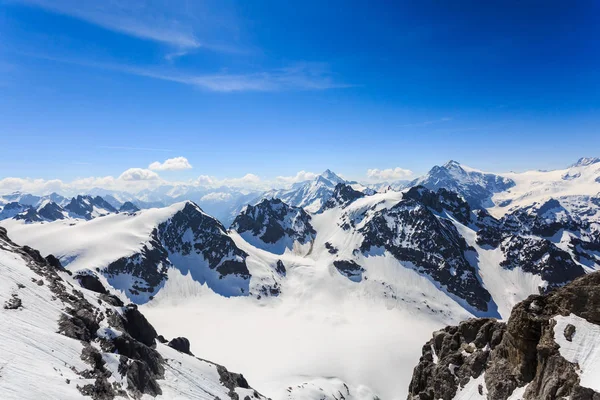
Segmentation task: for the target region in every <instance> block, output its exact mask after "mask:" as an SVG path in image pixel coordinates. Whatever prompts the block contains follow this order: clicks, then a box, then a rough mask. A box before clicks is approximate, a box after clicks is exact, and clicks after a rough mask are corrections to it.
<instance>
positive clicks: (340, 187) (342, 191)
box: [320, 183, 365, 212]
mask: <svg viewBox="0 0 600 400" xmlns="http://www.w3.org/2000/svg"><path fill="white" fill-rule="evenodd" d="M362 197H365V194H364V193H362V192H359V191H358V190H354V189H352V186H350V185H347V184H344V183H338V184H337V185H336V186H335V189H333V194H332V195H331V197H330V198H329V199H327V201H326V202H325V204H323V206H322V207H321V210H320V212H323V211H325V210H329V209H331V208H335V207H342V208H343V207H347V206H348V205H350V204H351V203H353V202H354V201H355V200H358V199H360V198H362Z"/></svg>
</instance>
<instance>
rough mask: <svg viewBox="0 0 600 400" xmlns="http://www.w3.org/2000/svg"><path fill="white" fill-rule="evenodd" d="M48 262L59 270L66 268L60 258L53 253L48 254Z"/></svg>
mask: <svg viewBox="0 0 600 400" xmlns="http://www.w3.org/2000/svg"><path fill="white" fill-rule="evenodd" d="M46 262H47V263H48V264H50V265H51V266H52V267H54V268H56V269H58V270H62V269H64V268H63V266H62V264H61V263H60V260H59V259H58V258H56V257H54V256H53V255H52V254H48V255H47V256H46Z"/></svg>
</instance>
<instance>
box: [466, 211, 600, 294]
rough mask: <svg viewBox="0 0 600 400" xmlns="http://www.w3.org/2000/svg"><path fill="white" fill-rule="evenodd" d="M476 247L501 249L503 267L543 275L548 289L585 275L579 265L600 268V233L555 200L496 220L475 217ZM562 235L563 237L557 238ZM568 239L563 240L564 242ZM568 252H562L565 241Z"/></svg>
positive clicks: (483, 214) (480, 213)
mask: <svg viewBox="0 0 600 400" xmlns="http://www.w3.org/2000/svg"><path fill="white" fill-rule="evenodd" d="M475 225H476V226H478V227H479V228H480V229H479V230H478V232H477V244H479V245H480V246H487V247H489V248H498V247H499V248H500V249H501V250H502V252H503V253H504V260H503V261H502V262H501V264H500V265H501V266H502V267H504V268H507V269H514V268H517V267H520V268H522V269H523V271H525V272H530V273H533V274H536V275H540V276H541V277H542V279H544V280H545V281H546V282H547V283H548V286H550V287H554V286H560V285H563V284H565V283H567V282H570V281H571V280H573V279H575V278H576V277H578V276H582V275H583V274H584V273H585V271H584V269H583V267H582V266H581V265H580V264H578V263H576V262H575V261H577V262H580V263H586V262H587V263H589V264H591V265H593V264H594V263H595V264H597V265H599V266H600V258H598V257H597V254H596V251H597V249H600V232H598V231H597V230H596V229H594V228H593V225H594V224H592V223H590V222H589V221H588V219H587V218H585V216H583V218H582V216H581V215H577V214H575V213H573V212H571V211H569V210H568V209H567V208H565V207H564V206H563V205H562V204H561V202H559V201H558V200H556V199H550V200H548V201H546V202H544V203H541V204H537V203H536V204H533V205H531V206H528V207H524V208H521V209H517V210H515V211H513V212H510V213H508V214H506V215H505V216H504V217H502V218H501V219H499V220H498V219H495V218H493V217H492V216H491V215H489V214H487V213H486V212H485V211H479V212H478V214H477V215H476V221H475ZM559 232H562V234H561V235H558V236H560V237H555V236H556V235H557V234H558V233H559ZM563 236H564V238H566V239H564V238H563ZM564 240H566V242H565V245H566V246H563V248H564V247H568V248H569V251H565V250H563V249H561V248H560V247H559V245H558V242H559V241H564Z"/></svg>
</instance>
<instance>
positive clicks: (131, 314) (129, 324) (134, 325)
mask: <svg viewBox="0 0 600 400" xmlns="http://www.w3.org/2000/svg"><path fill="white" fill-rule="evenodd" d="M123 316H124V317H125V323H124V325H125V330H126V331H127V333H129V334H130V335H131V336H132V337H133V338H134V339H136V340H138V341H140V342H141V343H143V344H145V345H146V346H154V345H155V342H154V339H156V337H157V336H158V334H157V333H156V330H155V329H154V327H153V326H152V325H151V324H150V322H148V320H147V319H146V317H144V315H143V314H142V313H141V312H139V310H138V309H137V306H136V305H135V304H129V305H128V306H127V307H126V308H125V310H124V311H123Z"/></svg>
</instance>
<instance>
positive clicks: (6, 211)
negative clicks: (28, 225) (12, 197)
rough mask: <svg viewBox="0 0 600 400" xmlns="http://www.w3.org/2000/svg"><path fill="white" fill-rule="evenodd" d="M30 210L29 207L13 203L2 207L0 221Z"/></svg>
mask: <svg viewBox="0 0 600 400" xmlns="http://www.w3.org/2000/svg"><path fill="white" fill-rule="evenodd" d="M29 209H31V206H26V205H23V204H20V203H19V202H16V201H13V202H11V203H8V204H7V205H5V206H4V208H3V209H2V211H1V212H0V220H3V219H8V218H13V217H15V216H16V215H18V214H20V213H22V212H25V211H27V210H29Z"/></svg>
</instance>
